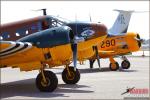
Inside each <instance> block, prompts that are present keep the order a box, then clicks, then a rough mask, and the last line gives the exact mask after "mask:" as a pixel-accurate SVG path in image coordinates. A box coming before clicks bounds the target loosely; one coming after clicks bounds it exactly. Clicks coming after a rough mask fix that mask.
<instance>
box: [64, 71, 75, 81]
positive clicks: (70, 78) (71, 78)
mask: <svg viewBox="0 0 150 100" xmlns="http://www.w3.org/2000/svg"><path fill="white" fill-rule="evenodd" d="M74 77H75V74H74V73H73V72H70V75H69V74H68V73H67V74H66V78H67V79H68V80H73V79H74Z"/></svg>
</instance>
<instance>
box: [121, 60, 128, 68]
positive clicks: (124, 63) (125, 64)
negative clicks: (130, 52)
mask: <svg viewBox="0 0 150 100" xmlns="http://www.w3.org/2000/svg"><path fill="white" fill-rule="evenodd" d="M121 67H122V69H129V68H130V62H129V61H127V60H124V61H122V63H121Z"/></svg>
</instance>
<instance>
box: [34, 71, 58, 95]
mask: <svg viewBox="0 0 150 100" xmlns="http://www.w3.org/2000/svg"><path fill="white" fill-rule="evenodd" d="M57 85H58V79H57V76H56V75H55V74H54V73H53V72H51V71H46V70H44V68H42V69H40V73H39V74H38V76H37V78H36V87H37V88H38V89H39V90H40V91H42V92H53V91H54V90H55V89H56V88H57Z"/></svg>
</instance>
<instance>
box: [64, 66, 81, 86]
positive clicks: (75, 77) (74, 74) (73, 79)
mask: <svg viewBox="0 0 150 100" xmlns="http://www.w3.org/2000/svg"><path fill="white" fill-rule="evenodd" d="M69 71H70V74H71V76H70V77H69V75H68V71H67V68H65V69H64V70H63V72H62V80H63V81H64V82H65V83H66V84H76V83H77V82H78V81H79V80H80V72H79V70H78V69H76V71H75V70H74V68H73V67H69Z"/></svg>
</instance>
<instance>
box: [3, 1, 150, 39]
mask: <svg viewBox="0 0 150 100" xmlns="http://www.w3.org/2000/svg"><path fill="white" fill-rule="evenodd" d="M42 8H47V14H48V15H54V16H60V17H63V18H66V19H68V20H73V21H75V20H79V21H90V16H91V19H92V21H94V22H101V23H103V24H105V25H106V26H107V27H108V29H109V28H110V27H111V26H112V25H113V23H114V21H115V19H116V17H117V15H118V12H116V11H113V10H114V9H120V10H135V11H148V12H145V13H133V14H132V17H131V21H130V24H129V28H128V32H138V33H139V34H140V36H141V37H142V38H144V39H149V37H150V35H149V34H150V32H149V1H1V24H3V23H9V22H13V21H18V20H23V19H27V18H32V17H36V16H40V15H42V12H40V11H34V10H37V9H42ZM75 16H76V17H75Z"/></svg>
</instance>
